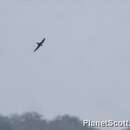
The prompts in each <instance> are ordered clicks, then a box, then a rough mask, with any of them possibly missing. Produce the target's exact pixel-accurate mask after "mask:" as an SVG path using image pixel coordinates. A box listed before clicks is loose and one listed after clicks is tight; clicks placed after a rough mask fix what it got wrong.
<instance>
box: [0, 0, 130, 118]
mask: <svg viewBox="0 0 130 130" xmlns="http://www.w3.org/2000/svg"><path fill="white" fill-rule="evenodd" d="M129 34H130V1H129V0H98V1H97V0H17V1H16V0H0V43H1V44H0V113H3V114H11V113H22V112H25V111H38V112H40V113H42V114H43V115H44V116H45V117H47V118H53V117H55V116H56V115H59V114H70V115H75V116H78V117H80V118H82V119H92V120H106V119H108V120H109V119H113V120H123V119H126V120H127V119H129V117H130V114H129V108H130V102H129V90H130V36H129ZM44 36H45V37H46V42H45V44H46V45H45V47H41V48H40V49H39V50H38V51H37V52H36V53H34V52H33V50H34V49H35V47H36V42H37V41H41V40H42V39H43V37H44Z"/></svg>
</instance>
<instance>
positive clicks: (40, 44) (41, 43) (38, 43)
mask: <svg viewBox="0 0 130 130" xmlns="http://www.w3.org/2000/svg"><path fill="white" fill-rule="evenodd" d="M45 40H46V39H45V38H44V39H43V40H42V41H41V42H37V47H36V49H35V50H34V52H35V51H37V50H38V49H39V47H40V46H42V45H43V43H44V41H45Z"/></svg>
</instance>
